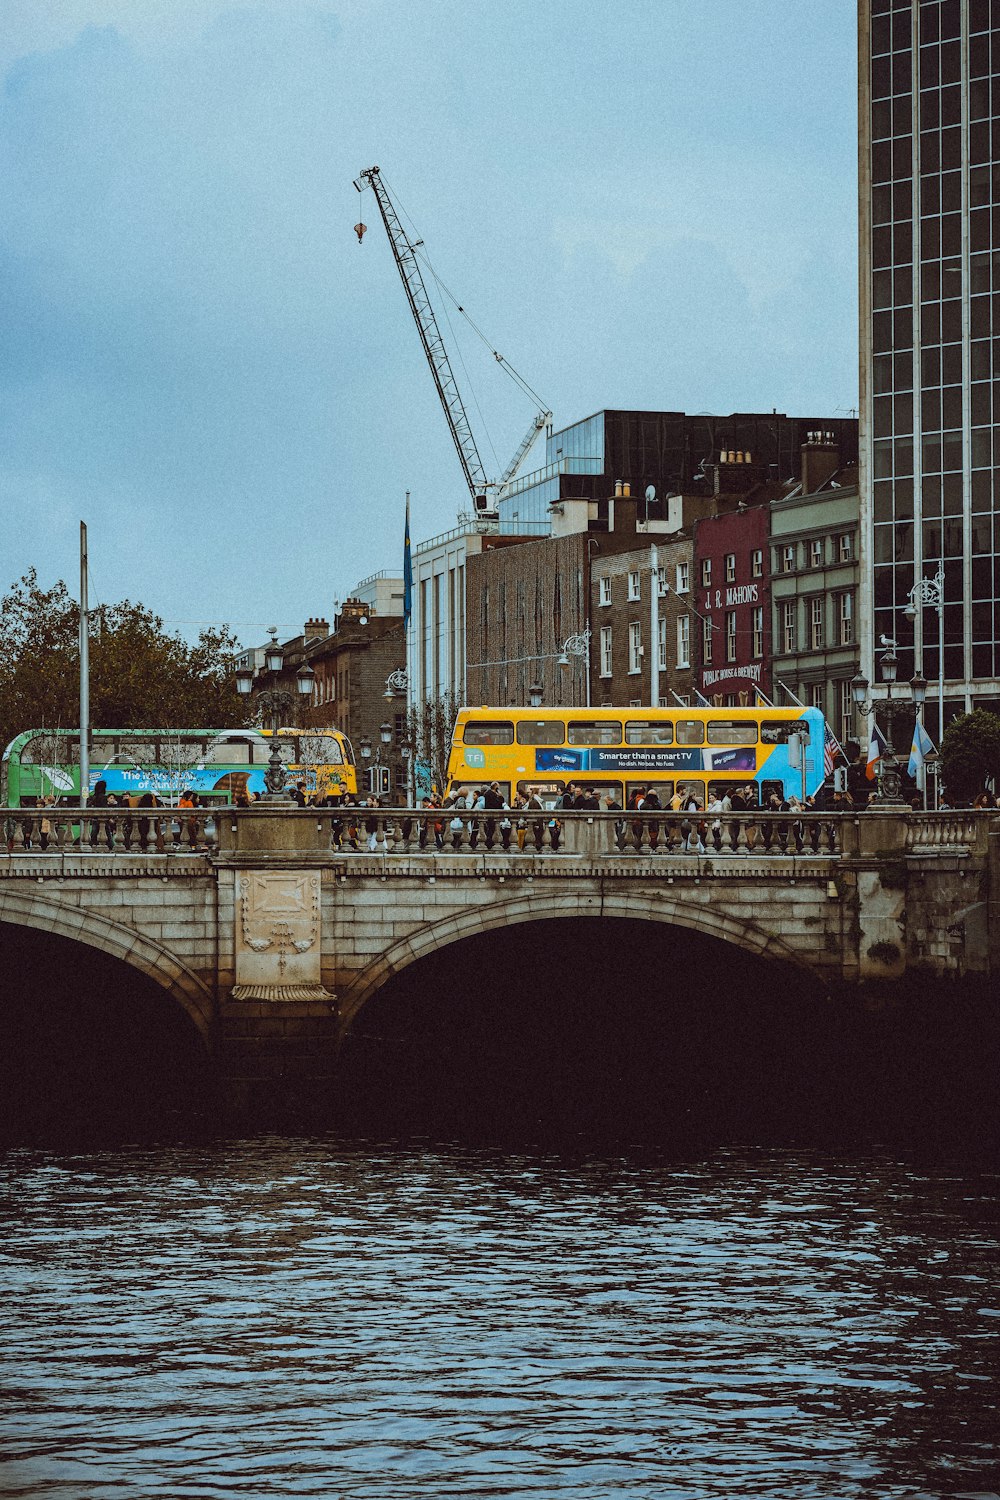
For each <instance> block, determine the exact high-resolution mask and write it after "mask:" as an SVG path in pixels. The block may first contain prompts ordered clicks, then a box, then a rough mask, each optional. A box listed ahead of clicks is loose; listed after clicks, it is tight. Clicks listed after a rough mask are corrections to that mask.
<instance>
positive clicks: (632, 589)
mask: <svg viewBox="0 0 1000 1500" xmlns="http://www.w3.org/2000/svg"><path fill="white" fill-rule="evenodd" d="M628 596H629V598H630V599H641V598H642V575H641V573H639V571H638V570H636V571H635V572H634V573H630V574H629V575H628Z"/></svg>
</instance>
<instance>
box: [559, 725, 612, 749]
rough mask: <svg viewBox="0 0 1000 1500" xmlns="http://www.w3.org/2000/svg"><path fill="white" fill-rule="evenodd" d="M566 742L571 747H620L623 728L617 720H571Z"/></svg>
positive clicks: (567, 729) (567, 728)
mask: <svg viewBox="0 0 1000 1500" xmlns="http://www.w3.org/2000/svg"><path fill="white" fill-rule="evenodd" d="M566 741H567V744H570V745H620V744H621V742H622V726H621V724H620V723H618V721H617V720H615V719H571V720H570V721H569V723H568V724H567V725H566Z"/></svg>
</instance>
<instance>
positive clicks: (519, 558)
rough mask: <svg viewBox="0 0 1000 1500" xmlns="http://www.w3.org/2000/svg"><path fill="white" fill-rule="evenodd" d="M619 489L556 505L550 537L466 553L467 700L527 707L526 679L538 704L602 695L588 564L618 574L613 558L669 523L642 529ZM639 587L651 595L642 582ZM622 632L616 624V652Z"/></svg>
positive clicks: (625, 490) (631, 502) (625, 489)
mask: <svg viewBox="0 0 1000 1500" xmlns="http://www.w3.org/2000/svg"><path fill="white" fill-rule="evenodd" d="M616 491H617V493H616V494H615V495H613V496H611V497H609V498H607V499H605V500H603V501H601V502H600V503H598V502H596V501H592V500H587V499H577V500H571V499H566V500H563V501H560V502H558V503H557V505H556V506H555V507H554V509H553V515H552V528H553V534H552V535H551V536H549V537H544V538H539V539H538V540H531V541H522V542H520V543H519V544H518V545H517V546H512V547H507V548H503V549H500V548H496V549H494V548H490V547H489V546H487V547H486V548H484V550H483V551H482V552H481V553H480V554H479V556H477V557H470V558H469V559H468V563H467V568H468V589H467V601H468V613H467V618H466V641H467V651H468V665H467V673H468V677H467V682H468V691H467V701H468V702H469V703H496V704H507V703H518V704H527V703H528V702H529V701H530V691H531V688H532V685H537V686H538V687H540V688H541V692H542V701H543V702H545V703H551V704H559V705H565V706H571V705H573V704H586V703H589V702H591V701H597V700H598V698H600V699H602V700H603V696H604V688H605V687H606V684H602V682H601V679H600V662H599V661H598V659H597V652H598V650H599V641H600V637H599V635H598V634H597V633H596V632H597V630H598V628H599V626H598V620H597V611H596V608H595V598H597V597H598V596H596V595H595V594H594V587H595V585H594V582H593V577H594V573H595V570H596V569H597V568H598V567H600V568H605V567H606V566H613V567H614V569H615V570H616V572H621V568H620V567H619V565H618V563H617V562H616V561H614V560H615V559H617V558H618V557H619V556H620V555H623V554H627V553H631V552H635V551H637V550H638V551H639V552H643V551H645V553H646V554H647V555H648V551H649V543H648V541H647V540H646V538H647V537H652V536H654V535H657V536H659V535H664V536H665V534H666V526H667V524H668V523H667V522H664V521H650V522H649V523H648V528H647V523H646V522H645V521H639V520H638V516H637V508H638V507H637V502H636V498H635V496H634V495H631V494H630V493H629V486H628V485H627V484H624V485H622V484H619V485H617V486H616ZM641 504H642V502H639V505H641ZM680 514H681V512H680V510H679V509H677V510H676V515H677V516H678V517H679V516H680ZM673 524H674V525H676V524H677V523H676V521H675V522H674V523H673ZM640 528H643V529H640ZM637 566H638V567H640V568H641V566H642V564H641V563H638V564H637ZM647 566H648V563H647ZM612 592H613V594H614V593H615V591H614V589H613V590H612ZM617 593H619V594H622V590H620V589H619V590H618V591H617ZM644 593H645V597H646V598H647V600H648V598H649V587H648V581H647V584H646V586H645V590H644ZM622 602H623V603H624V602H625V601H624V595H622ZM588 632H590V633H589V635H588ZM626 637H627V630H622V631H621V640H622V647H621V649H622V650H623V651H624V650H625V644H624V643H625V640H626ZM588 658H589V662H588ZM623 660H624V658H623ZM588 667H589V670H588ZM632 686H633V687H634V686H635V684H634V683H633V684H632ZM633 696H634V693H633ZM625 701H628V700H627V699H626V700H625Z"/></svg>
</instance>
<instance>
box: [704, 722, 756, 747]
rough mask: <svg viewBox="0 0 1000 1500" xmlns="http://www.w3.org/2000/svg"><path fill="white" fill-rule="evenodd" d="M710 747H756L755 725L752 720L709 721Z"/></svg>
mask: <svg viewBox="0 0 1000 1500" xmlns="http://www.w3.org/2000/svg"><path fill="white" fill-rule="evenodd" d="M708 743H709V744H710V745H756V743H757V725H756V722H755V721H754V720H753V719H746V720H744V721H743V722H742V723H741V722H740V721H739V720H737V719H709V721H708Z"/></svg>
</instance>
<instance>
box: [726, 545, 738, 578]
mask: <svg viewBox="0 0 1000 1500" xmlns="http://www.w3.org/2000/svg"><path fill="white" fill-rule="evenodd" d="M726 582H727V583H735V582H736V553H735V552H727V553H726Z"/></svg>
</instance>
